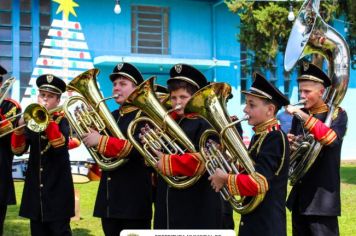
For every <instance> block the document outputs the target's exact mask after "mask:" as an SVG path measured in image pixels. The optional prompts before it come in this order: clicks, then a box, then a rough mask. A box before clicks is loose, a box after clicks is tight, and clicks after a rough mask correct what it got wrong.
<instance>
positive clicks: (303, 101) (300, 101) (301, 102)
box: [292, 99, 307, 106]
mask: <svg viewBox="0 0 356 236" xmlns="http://www.w3.org/2000/svg"><path fill="white" fill-rule="evenodd" d="M306 102H307V100H306V99H302V100H299V101H298V102H297V103H295V104H292V106H300V105H304V104H305V103H306Z"/></svg>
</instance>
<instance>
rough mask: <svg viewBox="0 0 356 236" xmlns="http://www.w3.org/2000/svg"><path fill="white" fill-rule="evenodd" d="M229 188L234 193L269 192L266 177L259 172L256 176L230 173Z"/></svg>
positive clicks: (254, 193)
mask: <svg viewBox="0 0 356 236" xmlns="http://www.w3.org/2000/svg"><path fill="white" fill-rule="evenodd" d="M228 188H229V192H230V193H231V194H233V195H240V196H256V195H258V194H261V193H265V192H267V191H268V188H269V187H268V182H267V180H266V178H265V177H264V176H263V175H260V174H258V173H257V174H256V176H255V178H254V177H252V176H251V175H246V174H239V175H229V177H228Z"/></svg>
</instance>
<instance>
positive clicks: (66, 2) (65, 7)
mask: <svg viewBox="0 0 356 236" xmlns="http://www.w3.org/2000/svg"><path fill="white" fill-rule="evenodd" d="M53 2H56V3H58V4H59V7H58V9H57V12H56V14H58V13H60V12H63V16H64V19H65V20H68V17H69V14H70V13H71V14H72V15H73V16H75V17H77V14H76V13H75V11H74V7H78V6H79V5H78V3H76V2H74V1H73V0H53Z"/></svg>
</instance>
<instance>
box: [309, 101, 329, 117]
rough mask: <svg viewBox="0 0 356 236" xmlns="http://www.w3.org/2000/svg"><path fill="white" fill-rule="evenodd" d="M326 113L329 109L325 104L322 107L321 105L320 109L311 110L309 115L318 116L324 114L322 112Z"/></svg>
mask: <svg viewBox="0 0 356 236" xmlns="http://www.w3.org/2000/svg"><path fill="white" fill-rule="evenodd" d="M328 111H329V107H328V105H326V104H325V103H324V104H323V105H321V106H320V107H316V108H311V109H310V110H309V112H310V114H312V115H315V114H320V113H324V112H328Z"/></svg>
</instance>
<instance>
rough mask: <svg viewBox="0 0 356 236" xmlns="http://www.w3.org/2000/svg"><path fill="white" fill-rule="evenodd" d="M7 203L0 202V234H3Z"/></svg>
mask: <svg viewBox="0 0 356 236" xmlns="http://www.w3.org/2000/svg"><path fill="white" fill-rule="evenodd" d="M6 211H7V205H4V204H0V236H1V235H3V231H4V221H5V217H6Z"/></svg>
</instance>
